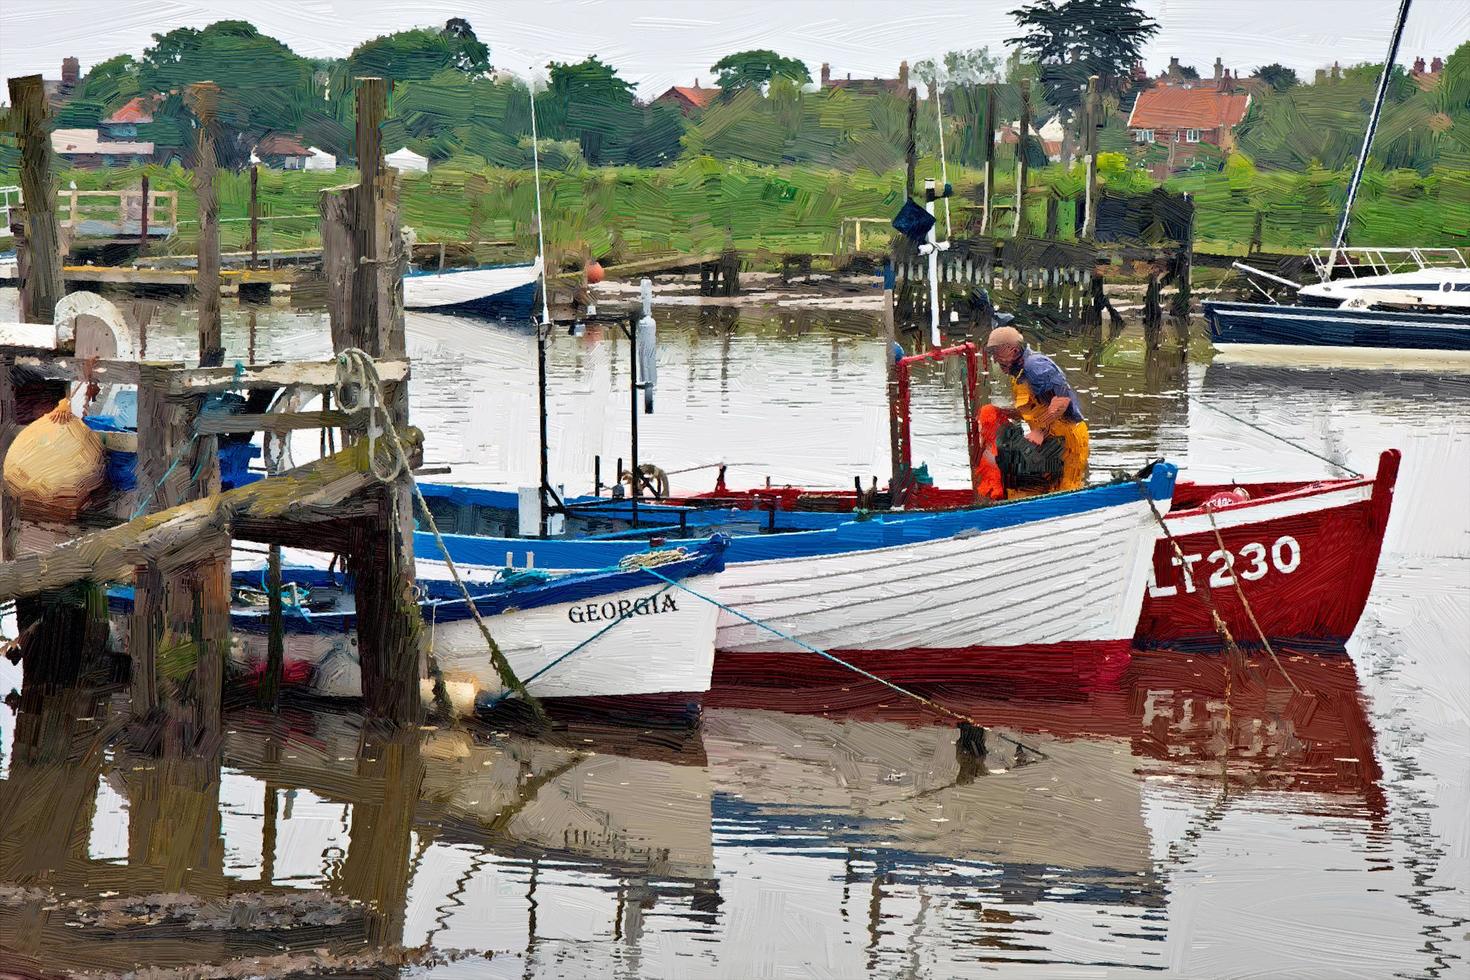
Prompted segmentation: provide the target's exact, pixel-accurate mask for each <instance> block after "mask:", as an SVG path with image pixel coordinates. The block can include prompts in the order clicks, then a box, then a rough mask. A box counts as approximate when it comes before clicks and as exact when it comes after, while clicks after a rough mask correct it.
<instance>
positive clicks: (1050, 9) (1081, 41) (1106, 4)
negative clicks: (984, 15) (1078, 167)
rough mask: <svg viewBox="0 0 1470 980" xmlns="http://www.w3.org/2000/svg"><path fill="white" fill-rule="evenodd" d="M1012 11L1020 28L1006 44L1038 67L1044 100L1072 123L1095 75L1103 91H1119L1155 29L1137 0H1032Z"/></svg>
mask: <svg viewBox="0 0 1470 980" xmlns="http://www.w3.org/2000/svg"><path fill="white" fill-rule="evenodd" d="M1011 16H1012V17H1014V18H1015V19H1016V22H1017V24H1019V25H1020V27H1021V29H1022V30H1023V31H1024V32H1025V33H1023V34H1021V35H1020V36H1019V37H1013V38H1011V39H1010V41H1009V43H1011V44H1015V45H1017V50H1018V52H1019V53H1020V54H1022V55H1023V56H1024V57H1026V58H1027V59H1029V60H1030V61H1033V62H1035V63H1036V65H1037V66H1038V67H1039V69H1040V79H1041V84H1042V87H1043V89H1044V91H1045V93H1046V101H1047V102H1049V103H1051V105H1053V106H1055V107H1056V108H1057V109H1058V110H1059V111H1060V112H1061V113H1062V115H1063V117H1064V119H1066V120H1067V121H1068V122H1071V123H1075V121H1076V119H1077V118H1078V114H1079V110H1080V109H1081V107H1082V100H1083V97H1084V94H1085V92H1086V88H1087V79H1088V77H1089V76H1091V75H1097V76H1098V79H1099V84H1100V85H1101V87H1102V89H1103V91H1105V92H1112V93H1113V94H1115V95H1122V94H1124V93H1125V92H1127V91H1128V90H1129V89H1130V88H1131V87H1132V71H1133V66H1134V64H1136V63H1137V62H1138V61H1139V60H1140V58H1141V56H1142V54H1143V46H1144V44H1146V43H1147V42H1148V39H1149V38H1151V37H1153V36H1154V35H1155V34H1157V33H1158V31H1159V25H1158V24H1156V23H1155V22H1154V21H1153V20H1152V19H1151V18H1150V17H1149V16H1148V15H1146V14H1145V13H1144V12H1143V11H1142V10H1140V9H1139V6H1138V3H1137V0H1036V2H1033V3H1030V4H1027V5H1025V6H1022V7H1018V8H1016V9H1015V10H1012V11H1011Z"/></svg>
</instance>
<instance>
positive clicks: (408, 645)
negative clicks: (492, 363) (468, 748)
mask: <svg viewBox="0 0 1470 980" xmlns="http://www.w3.org/2000/svg"><path fill="white" fill-rule="evenodd" d="M387 100H388V83H387V81H386V80H384V79H381V78H359V79H358V80H357V139H356V146H357V155H358V156H357V162H358V169H359V172H360V174H361V178H360V181H359V183H358V184H357V185H356V186H355V187H349V188H337V189H334V190H329V191H325V192H323V194H322V197H321V211H322V267H323V271H324V272H325V274H326V276H327V284H328V301H327V307H328V310H329V312H330V316H331V321H332V346H333V349H334V350H336V351H339V352H340V351H342V350H344V349H345V348H348V347H356V348H358V349H360V350H362V351H365V352H366V353H367V354H369V355H370V356H372V357H393V358H401V357H404V356H406V355H405V340H404V332H403V286H402V278H403V273H404V271H405V270H406V268H407V255H406V251H405V249H404V247H403V240H402V237H401V235H400V227H399V210H398V180H397V174H396V172H395V171H392V170H390V169H387V168H385V167H384V166H383V161H382V152H383V146H382V135H381V132H380V129H379V128H380V126H381V125H382V120H383V117H384V115H385V114H386V111H387ZM386 398H387V402H388V404H387V406H386V408H387V410H388V412H389V414H390V415H391V416H392V418H393V421H394V424H395V425H398V426H400V431H401V427H403V426H405V425H407V421H408V388H407V385H406V384H399V385H396V386H393V387H392V388H391V389H390V391H388V392H387V393H386ZM376 506H377V513H376V515H375V516H374V518H373V519H372V520H369V521H359V522H355V523H354V524H353V526H352V528H351V531H350V534H349V547H348V555H347V562H348V568H349V570H350V571H351V572H352V573H353V576H354V578H355V580H356V594H357V610H358V616H357V622H358V629H357V638H358V655H359V659H360V660H361V663H362V686H363V701H364V706H365V708H366V710H367V711H368V713H369V714H371V715H374V716H376V717H378V718H382V719H385V720H388V721H392V722H398V723H403V724H417V723H418V721H419V720H420V718H421V717H422V715H423V709H422V704H421V702H420V698H419V677H420V676H421V670H420V663H419V627H420V617H419V610H418V604H417V602H416V601H415V598H414V571H413V569H414V566H413V500H412V497H411V494H410V491H409V489H408V486H407V484H405V483H403V482H402V481H400V482H399V483H398V484H397V485H395V486H391V487H384V488H382V491H381V492H380V493H379V494H378V495H377V505H376Z"/></svg>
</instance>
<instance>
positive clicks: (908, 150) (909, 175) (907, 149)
mask: <svg viewBox="0 0 1470 980" xmlns="http://www.w3.org/2000/svg"><path fill="white" fill-rule="evenodd" d="M908 133H909V135H908V141H907V142H906V143H905V144H904V151H903V160H904V184H903V196H904V200H908V199H910V198H912V197H913V196H914V176H915V171H917V170H918V167H919V90H918V89H915V88H911V89H909V129H908Z"/></svg>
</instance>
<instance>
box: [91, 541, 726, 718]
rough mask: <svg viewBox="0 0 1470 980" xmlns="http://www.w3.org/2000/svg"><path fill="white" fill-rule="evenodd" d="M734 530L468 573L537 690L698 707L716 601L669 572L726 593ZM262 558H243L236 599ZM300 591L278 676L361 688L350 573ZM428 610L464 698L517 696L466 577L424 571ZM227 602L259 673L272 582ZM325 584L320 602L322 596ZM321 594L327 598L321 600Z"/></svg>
mask: <svg viewBox="0 0 1470 980" xmlns="http://www.w3.org/2000/svg"><path fill="white" fill-rule="evenodd" d="M725 547H726V543H725V539H723V538H719V537H718V536H717V537H716V538H714V539H711V540H710V541H709V542H706V543H704V544H702V545H700V546H698V547H696V548H695V549H694V550H693V551H692V552H690V553H686V554H685V555H684V556H682V557H677V558H672V559H670V560H668V561H665V562H664V563H663V564H661V565H658V566H657V567H658V568H659V569H660V576H655V575H653V574H651V573H650V572H649V571H647V570H644V569H641V568H628V569H616V568H612V569H605V570H600V571H593V572H590V573H587V574H581V575H574V576H569V577H556V578H546V579H544V580H537V579H532V580H531V581H529V582H523V583H520V584H513V583H485V584H481V583H474V582H470V583H467V586H468V588H469V589H470V592H471V595H473V596H474V597H475V609H476V611H477V612H478V614H479V617H480V619H481V620H483V622H484V624H485V626H486V628H487V629H488V630H489V632H490V634H491V636H492V637H493V638H494V640H495V642H496V645H497V646H498V647H499V648H500V650H501V652H502V653H503V654H504V655H505V658H506V660H507V661H508V662H509V664H510V667H511V670H512V671H513V672H514V673H515V675H516V677H517V678H518V679H519V680H520V681H521V682H522V683H523V684H524V685H525V687H526V689H527V691H528V692H529V693H531V694H532V695H534V696H536V697H538V698H546V699H549V700H555V701H571V700H573V699H575V700H578V701H583V702H586V703H587V704H588V705H589V706H590V705H596V704H600V703H602V704H605V703H621V704H623V705H624V706H635V705H638V704H646V705H648V706H650V707H653V708H655V709H656V710H657V713H660V714H665V713H668V712H669V711H671V710H672V711H674V712H676V713H678V712H685V711H690V710H692V711H694V712H697V711H698V705H699V697H700V695H701V694H702V692H704V691H706V690H708V689H709V686H710V674H711V670H712V666H713V660H714V639H715V629H716V624H717V620H718V616H719V610H718V608H717V607H716V606H715V605H713V604H711V603H709V602H705V601H698V600H695V599H693V598H692V597H691V596H689V595H688V594H687V593H685V592H683V591H681V590H680V589H679V588H678V586H676V585H674V584H671V582H670V581H668V580H665V579H664V578H663V577H662V576H664V575H666V576H667V577H668V579H672V580H673V581H674V582H683V581H685V580H688V581H689V582H691V583H696V584H697V587H698V588H699V590H700V591H701V592H702V593H705V594H709V595H711V596H712V597H713V596H717V595H718V594H719V593H718V588H719V583H718V580H717V578H716V573H718V572H719V571H720V570H721V569H723V567H724V562H723V552H724V549H725ZM257 574H259V576H260V578H261V579H262V580H263V578H264V572H263V571H261V572H259V573H256V572H237V573H236V576H235V584H236V588H237V590H242V591H240V592H239V593H238V594H237V603H243V602H244V600H243V599H242V598H241V596H243V595H245V594H246V591H244V590H245V588H246V584H247V583H248V584H249V586H250V587H251V588H253V586H254V579H255V576H256V575H257ZM283 583H284V584H285V586H286V587H287V588H286V590H283V591H285V592H286V593H287V594H289V595H291V596H293V597H298V596H299V597H304V598H298V599H293V602H292V604H289V605H287V606H286V607H285V609H283V614H284V620H283V624H282V626H283V629H282V640H283V646H284V650H283V680H284V681H285V682H286V683H287V684H288V685H292V686H295V687H298V688H300V689H301V690H302V691H304V692H305V693H309V694H313V695H317V696H322V697H335V698H356V697H361V696H362V693H363V683H362V666H361V659H360V655H359V650H358V629H357V625H358V624H357V615H356V609H355V603H354V601H353V596H352V594H351V591H350V587H349V585H348V583H347V582H345V581H344V580H342V579H341V578H339V577H338V576H335V575H333V574H332V573H330V572H327V571H324V570H322V569H319V568H292V569H289V570H286V571H284V572H283ZM419 588H420V591H421V593H422V594H423V595H422V598H421V600H420V604H419V610H420V613H421V615H422V617H423V620H424V628H423V631H422V633H421V634H420V639H421V640H422V642H423V643H424V645H425V649H426V651H427V652H428V653H429V654H431V655H432V656H433V658H434V661H435V663H436V664H437V665H438V667H439V669H440V672H441V673H442V675H443V677H444V680H445V681H446V682H449V683H450V684H453V685H457V687H456V689H455V690H454V691H452V692H451V694H452V695H453V696H455V697H457V698H459V699H460V701H461V702H462V710H466V711H467V710H470V709H472V708H474V707H477V706H478V707H481V708H491V707H494V706H495V705H496V704H498V703H499V702H500V701H502V700H505V699H506V698H507V697H508V696H509V692H508V691H507V690H506V689H505V687H504V685H503V684H502V683H501V680H500V677H499V674H498V673H497V672H496V670H495V667H494V664H493V662H492V660H491V655H490V652H489V649H488V645H487V643H486V641H485V637H484V634H483V633H482V632H481V628H480V625H479V623H478V622H477V621H476V618H475V617H474V616H473V615H472V614H471V611H470V609H469V606H468V605H467V604H466V603H465V601H464V599H463V597H462V595H461V593H460V592H459V589H458V587H457V586H455V585H453V584H452V583H449V582H445V581H433V582H423V581H421V582H420V583H419ZM253 594H254V595H255V596H256V597H257V599H256V601H255V603H254V604H237V605H236V607H235V608H234V609H232V611H231V615H230V626H231V649H230V664H231V667H232V669H233V673H235V674H236V675H240V676H244V677H246V678H258V677H260V676H262V675H263V674H264V672H265V670H266V663H267V657H268V650H269V613H268V610H267V609H266V608H265V603H264V599H263V596H264V592H263V591H256V592H254V593H253ZM321 595H325V596H326V598H325V599H324V600H322V601H321V603H319V604H318V605H317V607H316V609H315V611H313V608H312V605H313V603H317V602H318V596H321ZM132 604H133V596H132V590H131V589H125V588H119V589H114V590H113V591H112V593H111V594H110V605H111V611H112V619H113V622H112V625H113V643H114V649H117V650H119V651H121V652H126V650H127V645H128V638H129V633H130V630H129V618H130V613H131V611H132ZM323 606H325V607H326V608H325V610H324V609H323V608H322V607H323Z"/></svg>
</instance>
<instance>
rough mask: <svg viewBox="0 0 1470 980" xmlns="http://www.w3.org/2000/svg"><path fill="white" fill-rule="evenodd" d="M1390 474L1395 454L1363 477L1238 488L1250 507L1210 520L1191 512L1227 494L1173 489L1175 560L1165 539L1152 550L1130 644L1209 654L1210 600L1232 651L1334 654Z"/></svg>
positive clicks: (1365, 571) (1364, 593) (1364, 569)
mask: <svg viewBox="0 0 1470 980" xmlns="http://www.w3.org/2000/svg"><path fill="white" fill-rule="evenodd" d="M1398 468H1399V453H1398V450H1388V451H1387V452H1385V453H1383V455H1382V457H1381V458H1380V459H1379V464H1378V474H1377V476H1376V477H1373V478H1364V479H1354V480H1332V481H1323V482H1318V483H1295V484H1287V483H1277V484H1255V485H1252V484H1238V486H1242V487H1243V488H1244V489H1245V490H1246V491H1247V492H1248V493H1249V494H1250V498H1251V499H1250V500H1248V501H1246V502H1243V503H1238V504H1230V505H1227V506H1223V507H1219V508H1217V509H1216V510H1214V511H1213V515H1212V514H1211V513H1209V512H1206V511H1205V509H1204V508H1203V507H1202V506H1200V505H1201V504H1203V502H1204V501H1205V500H1208V499H1209V498H1210V497H1212V496H1214V495H1215V494H1216V493H1218V492H1220V491H1222V490H1229V489H1231V486H1229V485H1226V486H1206V485H1201V484H1181V485H1180V486H1179V487H1178V488H1177V489H1176V493H1175V498H1174V509H1173V510H1172V511H1170V513H1169V515H1168V517H1167V518H1166V519H1165V523H1166V524H1167V525H1168V527H1169V530H1170V533H1171V534H1172V535H1173V537H1174V540H1175V542H1177V544H1178V546H1179V549H1180V550H1181V551H1182V552H1183V554H1184V561H1183V562H1182V563H1181V561H1180V560H1179V557H1178V555H1177V554H1176V552H1175V550H1174V547H1173V546H1172V545H1171V544H1170V542H1169V541H1168V540H1165V539H1160V541H1159V542H1158V544H1157V545H1155V548H1154V567H1153V574H1152V576H1151V580H1150V582H1149V586H1148V592H1147V594H1146V595H1145V596H1144V601H1143V611H1142V614H1141V615H1140V616H1139V620H1138V631H1137V633H1136V634H1135V636H1134V639H1135V642H1137V643H1138V644H1139V645H1140V646H1173V647H1179V646H1190V645H1204V646H1213V647H1217V646H1219V645H1220V642H1221V640H1220V636H1219V634H1218V633H1217V632H1216V629H1215V625H1214V620H1213V617H1212V615H1211V610H1210V602H1208V601H1207V600H1206V594H1208V597H1209V599H1210V600H1213V603H1214V606H1215V608H1216V609H1218V610H1219V613H1220V616H1221V618H1222V619H1223V620H1224V622H1225V625H1226V627H1227V628H1228V629H1229V630H1230V633H1231V635H1232V636H1233V637H1234V638H1235V640H1236V642H1237V643H1239V644H1240V645H1241V646H1245V647H1258V646H1261V645H1262V644H1261V636H1262V634H1264V635H1265V637H1266V638H1267V639H1269V640H1270V641H1271V642H1272V643H1275V644H1281V645H1284V646H1289V647H1302V648H1317V647H1328V648H1340V647H1341V646H1342V645H1343V644H1344V643H1346V642H1347V640H1348V638H1349V637H1350V636H1352V633H1353V630H1354V629H1355V628H1356V627H1357V625H1358V620H1359V618H1360V617H1361V616H1362V614H1363V607H1364V606H1365V605H1366V604H1367V602H1368V592H1369V590H1370V589H1371V588H1372V586H1373V576H1374V574H1375V572H1377V570H1378V556H1379V552H1380V550H1381V548H1382V546H1383V533H1384V529H1385V528H1386V527H1387V525H1388V514H1389V508H1390V505H1391V504H1392V501H1393V487H1394V482H1395V480H1396V479H1397V476H1398ZM1211 516H1213V523H1212V522H1211ZM1217 529H1218V536H1217V534H1216V530H1217ZM1222 543H1223V546H1222ZM1237 582H1238V583H1239V585H1240V589H1239V591H1237V589H1236V587H1235V586H1236V583H1237ZM1241 593H1244V595H1245V598H1246V600H1247V603H1248V604H1249V612H1247V607H1246V605H1245V604H1243V603H1242V602H1241V599H1240V594H1241ZM1250 613H1254V615H1255V622H1252V619H1251V615H1250Z"/></svg>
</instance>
